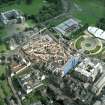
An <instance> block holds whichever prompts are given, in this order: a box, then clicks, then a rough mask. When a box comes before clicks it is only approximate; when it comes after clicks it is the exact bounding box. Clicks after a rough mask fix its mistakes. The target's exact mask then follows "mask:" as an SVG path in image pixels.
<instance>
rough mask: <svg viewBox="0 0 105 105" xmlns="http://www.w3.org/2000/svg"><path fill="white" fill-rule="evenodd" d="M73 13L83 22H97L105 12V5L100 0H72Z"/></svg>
mask: <svg viewBox="0 0 105 105" xmlns="http://www.w3.org/2000/svg"><path fill="white" fill-rule="evenodd" d="M72 1H73V4H72V5H71V6H72V7H71V9H72V10H71V13H72V15H73V16H74V17H76V18H78V19H80V20H81V21H82V23H89V24H93V25H94V24H95V23H96V21H97V20H98V19H99V18H101V17H103V15H104V14H105V7H104V5H103V3H102V1H100V0H72Z"/></svg>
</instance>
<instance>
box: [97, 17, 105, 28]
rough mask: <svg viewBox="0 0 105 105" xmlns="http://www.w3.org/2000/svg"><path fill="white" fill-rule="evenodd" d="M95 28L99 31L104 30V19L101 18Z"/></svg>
mask: <svg viewBox="0 0 105 105" xmlns="http://www.w3.org/2000/svg"><path fill="white" fill-rule="evenodd" d="M96 26H97V27H98V28H101V29H103V30H105V17H103V18H101V19H100V20H99V21H98V22H97V24H96Z"/></svg>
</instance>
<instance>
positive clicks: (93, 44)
mask: <svg viewBox="0 0 105 105" xmlns="http://www.w3.org/2000/svg"><path fill="white" fill-rule="evenodd" d="M75 48H76V49H78V50H80V49H81V50H82V51H83V52H85V53H86V54H88V55H96V54H99V53H100V52H101V51H102V48H103V44H102V42H101V40H100V39H97V38H94V37H91V36H87V35H84V36H80V37H79V38H77V39H76V41H75Z"/></svg>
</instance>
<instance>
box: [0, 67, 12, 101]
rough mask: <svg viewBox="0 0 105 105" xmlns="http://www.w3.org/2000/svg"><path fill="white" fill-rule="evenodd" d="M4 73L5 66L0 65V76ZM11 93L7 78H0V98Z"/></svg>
mask: <svg viewBox="0 0 105 105" xmlns="http://www.w3.org/2000/svg"><path fill="white" fill-rule="evenodd" d="M2 74H4V75H5V74H6V70H5V66H3V65H0V77H1V76H2ZM10 95H11V90H10V88H9V86H8V83H7V80H6V79H5V80H0V100H1V99H4V98H6V97H7V96H10Z"/></svg>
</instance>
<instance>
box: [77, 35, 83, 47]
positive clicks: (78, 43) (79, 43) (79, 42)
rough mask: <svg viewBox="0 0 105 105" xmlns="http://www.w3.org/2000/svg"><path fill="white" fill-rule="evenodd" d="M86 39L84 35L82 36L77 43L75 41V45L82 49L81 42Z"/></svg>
mask: <svg viewBox="0 0 105 105" xmlns="http://www.w3.org/2000/svg"><path fill="white" fill-rule="evenodd" d="M82 41H84V37H80V38H79V39H77V41H76V43H75V47H76V48H77V49H81V42H82Z"/></svg>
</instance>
